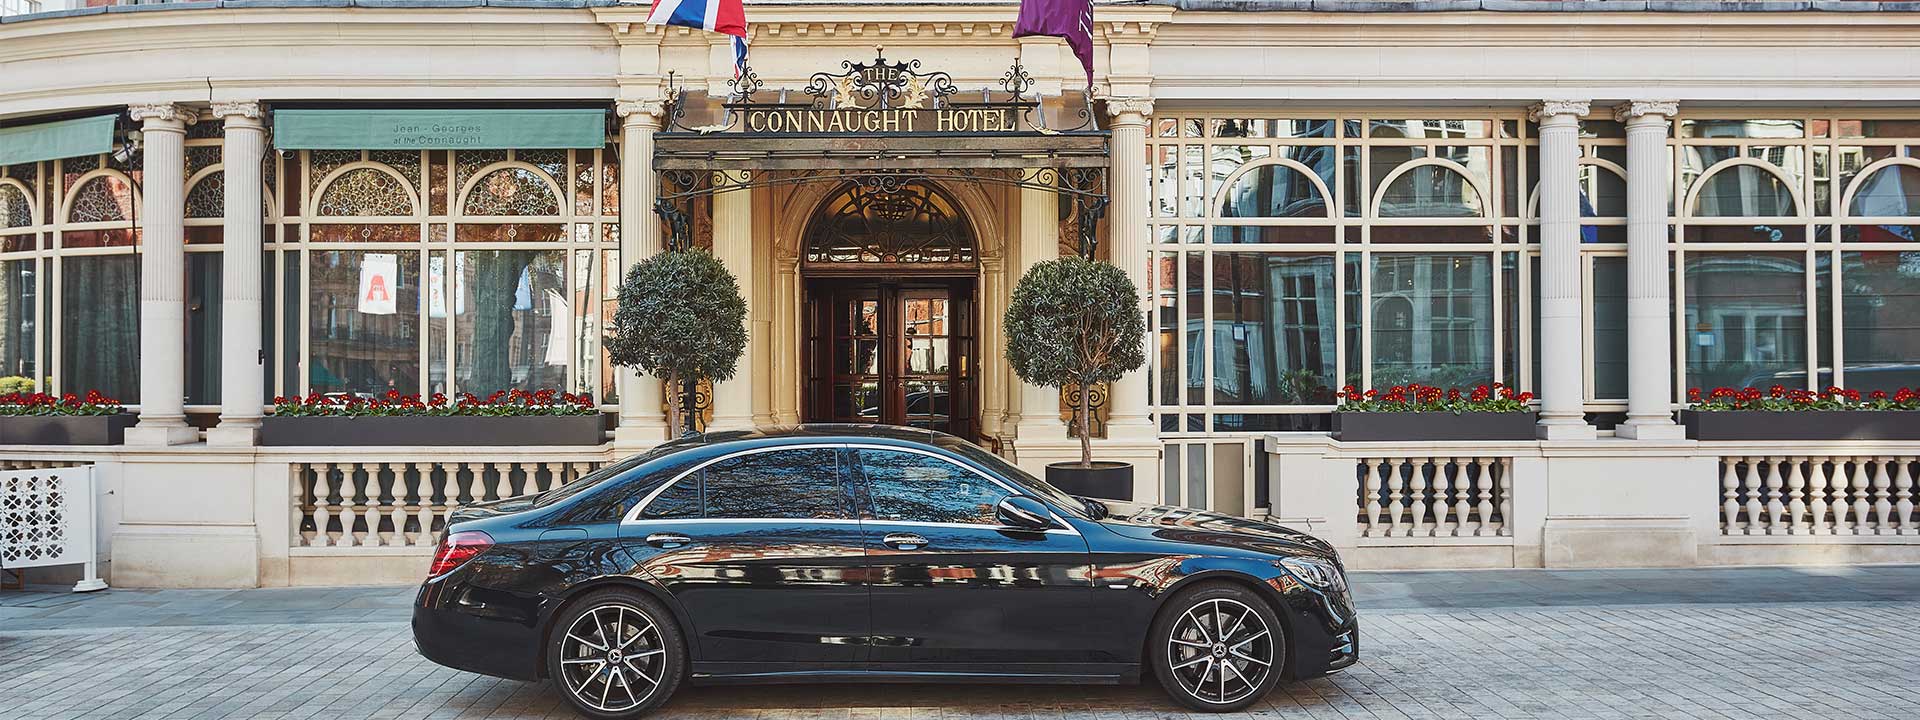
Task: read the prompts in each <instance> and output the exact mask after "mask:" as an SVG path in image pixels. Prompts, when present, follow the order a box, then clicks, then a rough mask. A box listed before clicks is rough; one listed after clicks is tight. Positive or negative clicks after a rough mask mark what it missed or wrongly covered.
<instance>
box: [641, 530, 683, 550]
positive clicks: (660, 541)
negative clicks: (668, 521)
mask: <svg viewBox="0 0 1920 720" xmlns="http://www.w3.org/2000/svg"><path fill="white" fill-rule="evenodd" d="M691 542H693V538H690V537H687V536H685V535H679V534H675V533H654V534H652V535H648V536H647V544H648V545H652V546H654V547H657V548H677V547H681V546H683V545H687V544H688V543H691Z"/></svg>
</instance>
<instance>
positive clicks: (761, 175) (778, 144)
mask: <svg viewBox="0 0 1920 720" xmlns="http://www.w3.org/2000/svg"><path fill="white" fill-rule="evenodd" d="M668 81H669V87H668V106H667V127H666V129H664V130H662V131H661V132H659V133H656V134H655V136H654V147H655V151H654V158H653V166H654V169H655V170H658V171H659V172H660V176H661V181H662V187H661V192H660V195H659V200H658V202H657V203H656V205H655V211H656V212H658V213H659V214H660V216H661V217H662V218H663V219H665V220H666V222H667V224H668V227H669V230H670V237H669V240H668V243H669V245H670V246H672V247H685V246H687V245H688V244H690V243H691V237H690V235H689V228H690V225H691V223H690V218H689V212H690V207H691V204H692V200H693V199H694V198H697V197H700V196H704V195H713V194H716V193H723V192H732V191H738V190H743V189H747V188H755V187H773V186H779V185H788V184H798V183H809V182H835V183H842V184H847V185H850V186H851V187H854V188H860V189H862V190H860V192H862V193H868V194H873V193H880V194H893V193H900V192H904V191H906V190H907V189H909V188H914V187H924V186H926V185H927V184H928V183H982V184H997V185H1005V186H1014V187H1023V188H1033V189H1041V190H1046V191H1049V192H1053V193H1058V194H1061V195H1064V196H1067V197H1069V198H1071V199H1072V201H1073V203H1074V207H1075V212H1076V213H1078V215H1079V220H1080V222H1079V227H1080V228H1081V231H1080V237H1079V238H1078V242H1079V247H1080V249H1081V252H1082V253H1083V254H1086V255H1088V256H1091V255H1092V253H1093V252H1094V250H1095V248H1094V242H1095V240H1094V238H1095V233H1094V229H1095V226H1096V225H1097V223H1098V221H1099V219H1100V218H1101V217H1102V216H1103V215H1105V213H1106V207H1107V170H1106V169H1107V164H1108V162H1109V160H1108V157H1109V147H1108V142H1109V140H1110V137H1111V135H1110V133H1108V132H1107V131H1106V130H1103V129H1101V128H1100V127H1099V126H1098V124H1097V123H1095V122H1094V118H1095V114H1094V112H1093V99H1092V98H1091V97H1090V96H1086V95H1077V94H1076V95H1063V96H1056V97H1050V98H1047V97H1040V96H1037V95H1033V94H1032V91H1033V86H1034V82H1033V78H1032V76H1031V75H1029V74H1028V73H1027V71H1026V69H1025V68H1024V67H1022V66H1021V65H1020V63H1019V61H1017V60H1016V61H1015V62H1014V64H1013V66H1012V67H1011V68H1009V69H1008V70H1007V72H1006V74H1005V75H1004V76H1002V77H1001V78H1000V81H999V83H998V86H997V87H987V88H982V89H980V90H977V91H973V90H961V89H960V88H959V87H958V86H956V85H955V84H954V81H953V78H952V77H951V76H950V75H948V74H947V73H945V72H937V71H932V72H930V71H924V70H922V69H921V67H920V61H918V60H909V61H905V62H895V61H889V60H888V59H887V58H886V56H885V54H884V52H883V51H882V49H880V48H876V49H875V57H874V59H873V60H872V61H870V62H855V61H851V60H847V61H842V62H841V68H840V71H839V72H817V73H814V74H813V76H812V77H811V78H810V79H809V80H808V82H807V85H806V86H805V87H803V88H799V89H798V90H785V89H782V90H774V89H769V88H766V87H763V86H762V84H761V81H760V77H759V75H758V74H757V73H756V72H754V71H753V69H752V68H746V69H745V70H744V71H743V72H742V73H741V74H740V76H739V77H737V78H735V79H733V80H731V81H729V82H728V86H729V88H731V91H730V92H729V93H728V95H727V96H725V97H724V98H711V97H707V96H706V95H705V93H701V92H696V91H690V90H687V89H685V88H681V87H679V86H678V85H675V84H674V83H673V78H672V76H671V75H669V78H668ZM720 171H725V173H724V174H721V173H720ZM716 176H718V177H716Z"/></svg>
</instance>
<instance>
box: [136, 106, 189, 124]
mask: <svg viewBox="0 0 1920 720" xmlns="http://www.w3.org/2000/svg"><path fill="white" fill-rule="evenodd" d="M127 116H128V117H131V118H133V119H134V120H136V121H138V122H141V123H145V124H146V126H147V127H148V128H154V127H155V126H165V125H168V124H172V125H174V126H175V127H179V128H185V127H186V126H188V125H192V124H193V123H194V121H195V120H198V119H199V118H200V114H199V113H197V112H194V111H193V110H190V109H188V108H186V107H184V106H181V105H177V104H174V103H139V104H135V105H128V106H127Z"/></svg>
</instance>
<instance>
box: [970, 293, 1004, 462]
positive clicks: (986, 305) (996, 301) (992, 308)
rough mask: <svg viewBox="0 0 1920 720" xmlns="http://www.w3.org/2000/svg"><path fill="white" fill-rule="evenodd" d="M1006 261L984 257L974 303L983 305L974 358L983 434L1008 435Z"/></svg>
mask: <svg viewBox="0 0 1920 720" xmlns="http://www.w3.org/2000/svg"><path fill="white" fill-rule="evenodd" d="M1006 292H1007V278H1006V261H1005V260H1003V259H1001V258H1000V256H998V255H990V256H985V257H982V258H980V296H979V299H978V300H977V301H976V302H975V303H974V304H975V305H976V306H977V307H979V308H980V310H979V315H980V343H979V349H978V350H976V351H975V353H974V354H975V355H978V356H979V357H977V358H975V359H974V367H977V368H979V369H980V370H979V374H978V375H979V383H980V384H979V387H980V434H981V435H985V436H987V437H1005V436H1006V434H1007V430H1008V428H1007V427H1006V421H1007V382H1008V381H1007V378H1009V377H1010V376H1011V375H1012V373H1011V372H1010V371H1009V369H1008V367H1007V361H1006V357H1007V352H1006V347H1007V343H1006V339H1005V335H1006V330H1007V327H1006V323H1003V322H1001V319H1002V318H1004V317H1006V313H1007V304H1006V301H1005V299H1004V296H1005V295H1006Z"/></svg>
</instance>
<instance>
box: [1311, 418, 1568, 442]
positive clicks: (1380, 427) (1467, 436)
mask: <svg viewBox="0 0 1920 720" xmlns="http://www.w3.org/2000/svg"><path fill="white" fill-rule="evenodd" d="M1535 419H1536V416H1535V414H1534V413H1532V412H1511V413H1484V412H1483V413H1460V414H1458V415H1455V414H1453V413H1449V412H1377V413H1376V412H1362V413H1343V412H1336V413H1334V414H1333V437H1334V439H1336V440H1341V441H1345V442H1389V441H1423V440H1532V439H1533V438H1534V421H1535Z"/></svg>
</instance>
